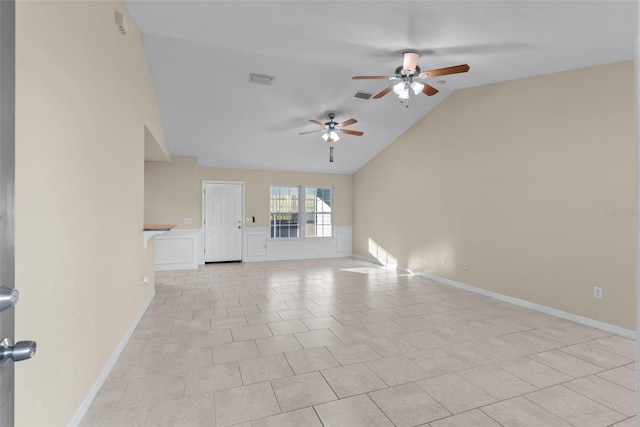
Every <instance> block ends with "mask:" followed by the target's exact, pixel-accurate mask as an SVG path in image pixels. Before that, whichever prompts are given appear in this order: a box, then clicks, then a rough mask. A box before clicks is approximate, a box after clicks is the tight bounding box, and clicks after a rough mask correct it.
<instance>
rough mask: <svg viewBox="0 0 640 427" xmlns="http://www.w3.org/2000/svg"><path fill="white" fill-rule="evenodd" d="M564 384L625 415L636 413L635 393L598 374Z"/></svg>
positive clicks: (629, 415)
mask: <svg viewBox="0 0 640 427" xmlns="http://www.w3.org/2000/svg"><path fill="white" fill-rule="evenodd" d="M564 386H565V387H567V388H569V389H571V390H573V391H575V392H577V393H580V394H581V395H583V396H586V397H588V398H590V399H593V400H595V401H596V402H598V403H600V404H602V405H604V406H606V407H607V408H611V409H613V410H614V411H616V412H619V413H621V414H623V415H626V416H627V417H631V416H633V415H635V414H636V394H635V393H634V392H633V391H631V390H628V389H626V388H624V387H621V386H619V385H617V384H614V383H612V382H610V381H607V380H605V379H603V378H600V377H598V376H595V375H590V376H588V377H584V378H580V379H577V380H574V381H570V382H568V383H566V384H564Z"/></svg>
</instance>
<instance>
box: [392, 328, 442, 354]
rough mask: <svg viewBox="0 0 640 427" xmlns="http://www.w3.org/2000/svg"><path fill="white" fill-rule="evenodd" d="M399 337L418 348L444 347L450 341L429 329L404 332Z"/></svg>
mask: <svg viewBox="0 0 640 427" xmlns="http://www.w3.org/2000/svg"><path fill="white" fill-rule="evenodd" d="M399 336H400V338H402V339H403V340H405V341H407V342H408V343H409V344H411V345H412V346H414V347H417V348H419V349H420V350H429V349H432V348H438V347H444V346H447V345H450V344H451V343H450V342H449V341H447V340H446V339H444V338H442V337H441V336H439V335H436V334H434V333H433V332H430V331H424V332H409V333H406V334H400V335H399Z"/></svg>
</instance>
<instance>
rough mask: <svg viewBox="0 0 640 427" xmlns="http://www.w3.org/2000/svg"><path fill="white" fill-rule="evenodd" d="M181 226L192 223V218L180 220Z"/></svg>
mask: <svg viewBox="0 0 640 427" xmlns="http://www.w3.org/2000/svg"><path fill="white" fill-rule="evenodd" d="M182 223H183V224H191V223H193V218H182Z"/></svg>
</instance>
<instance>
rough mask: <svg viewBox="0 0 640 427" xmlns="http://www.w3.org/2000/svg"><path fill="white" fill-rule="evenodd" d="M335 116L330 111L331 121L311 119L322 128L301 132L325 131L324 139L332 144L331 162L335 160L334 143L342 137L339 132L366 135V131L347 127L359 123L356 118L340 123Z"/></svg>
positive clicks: (302, 133)
mask: <svg viewBox="0 0 640 427" xmlns="http://www.w3.org/2000/svg"><path fill="white" fill-rule="evenodd" d="M335 116H336V115H335V114H334V113H329V121H328V122H325V123H322V122H321V121H318V120H314V119H309V121H310V122H311V123H314V124H316V125H318V126H320V127H322V129H318V130H310V131H308V132H300V134H299V135H306V134H308V133H316V132H324V133H323V134H322V139H324V140H325V141H327V142H328V143H330V144H331V146H330V147H329V161H330V162H333V143H334V142H336V141H338V140H339V139H340V136H339V135H338V133H345V134H347V135H355V136H362V135H364V132H360V131H357V130H351V129H345V127H347V126H351V125H352V124H354V123H358V121H357V120H356V119H349V120H345V121H344V122H341V123H338V122H335V121H333V119H334V117H335Z"/></svg>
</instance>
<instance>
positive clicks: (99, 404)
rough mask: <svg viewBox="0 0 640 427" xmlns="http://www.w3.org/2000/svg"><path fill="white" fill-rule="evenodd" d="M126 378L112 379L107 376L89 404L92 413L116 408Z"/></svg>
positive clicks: (125, 384)
mask: <svg viewBox="0 0 640 427" xmlns="http://www.w3.org/2000/svg"><path fill="white" fill-rule="evenodd" d="M127 382H128V380H127V379H122V380H112V379H111V378H108V379H107V381H105V383H104V384H103V385H102V388H101V389H100V391H99V392H98V395H97V396H96V398H95V399H93V403H92V404H91V412H92V413H96V414H97V413H100V412H110V411H115V410H117V409H118V404H119V403H120V399H122V395H123V394H124V390H125V388H126V387H127Z"/></svg>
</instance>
